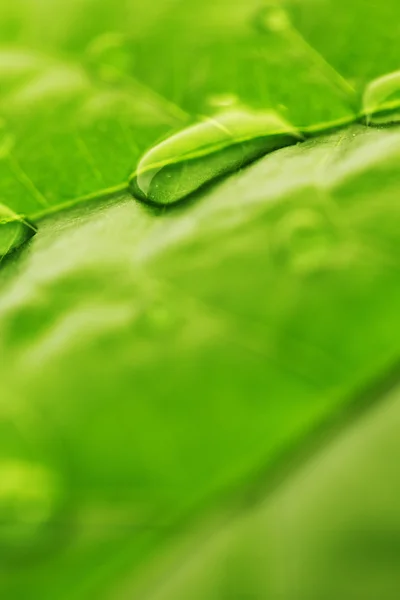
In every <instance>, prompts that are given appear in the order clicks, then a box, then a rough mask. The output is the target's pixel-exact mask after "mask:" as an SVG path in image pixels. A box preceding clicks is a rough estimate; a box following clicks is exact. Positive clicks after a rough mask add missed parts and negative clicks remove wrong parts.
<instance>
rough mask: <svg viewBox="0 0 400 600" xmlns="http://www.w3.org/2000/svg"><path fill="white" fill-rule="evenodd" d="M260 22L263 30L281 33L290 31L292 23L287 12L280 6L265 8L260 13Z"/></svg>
mask: <svg viewBox="0 0 400 600" xmlns="http://www.w3.org/2000/svg"><path fill="white" fill-rule="evenodd" d="M258 22H259V23H260V24H261V25H262V28H263V30H267V31H271V32H273V33H280V32H282V31H286V30H288V29H290V27H291V22H290V19H289V16H288V14H287V12H286V11H285V10H284V9H283V8H282V7H280V6H277V5H271V6H266V7H263V8H262V9H261V10H260V12H259V13H258Z"/></svg>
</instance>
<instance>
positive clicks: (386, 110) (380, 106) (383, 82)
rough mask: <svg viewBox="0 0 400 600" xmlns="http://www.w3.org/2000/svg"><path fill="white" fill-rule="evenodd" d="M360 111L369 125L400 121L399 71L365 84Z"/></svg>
mask: <svg viewBox="0 0 400 600" xmlns="http://www.w3.org/2000/svg"><path fill="white" fill-rule="evenodd" d="M362 112H363V114H364V115H365V117H366V121H367V123H368V124H371V125H384V124H389V123H398V122H400V71H394V72H393V73H388V74H387V75H383V76H382V77H378V78H377V79H374V80H373V81H371V82H370V83H369V84H368V85H367V87H366V88H365V92H364V95H363V107H362Z"/></svg>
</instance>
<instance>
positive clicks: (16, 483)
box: [0, 459, 62, 557]
mask: <svg viewBox="0 0 400 600" xmlns="http://www.w3.org/2000/svg"><path fill="white" fill-rule="evenodd" d="M61 496H62V494H61V487H60V482H59V480H58V477H56V475H55V473H53V471H51V470H50V469H48V468H47V467H46V466H43V465H41V464H40V463H37V464H36V463H32V462H27V461H24V460H16V459H14V460H11V459H9V460H2V461H1V462H0V556H3V557H4V556H9V555H14V554H15V553H17V554H18V553H19V552H22V553H26V552H27V551H29V549H31V548H37V547H38V546H39V545H40V544H41V542H43V541H44V538H45V537H46V530H47V528H48V526H49V525H50V523H51V521H52V519H53V518H54V516H55V513H56V511H57V510H58V507H59V503H60V498H61Z"/></svg>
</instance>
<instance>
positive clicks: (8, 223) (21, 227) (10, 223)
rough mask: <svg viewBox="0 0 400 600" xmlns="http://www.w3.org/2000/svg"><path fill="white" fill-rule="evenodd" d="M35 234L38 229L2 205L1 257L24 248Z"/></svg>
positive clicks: (0, 218) (0, 210)
mask: <svg viewBox="0 0 400 600" xmlns="http://www.w3.org/2000/svg"><path fill="white" fill-rule="evenodd" d="M35 233H36V228H35V226H34V225H33V224H32V223H30V222H29V221H27V220H26V219H25V218H24V217H22V216H20V215H17V214H15V213H14V212H13V211H12V210H10V209H8V208H7V207H6V206H2V205H0V257H3V256H6V255H7V254H10V252H12V251H13V250H16V249H17V248H19V247H20V246H22V244H24V243H25V242H27V241H28V240H29V239H30V238H31V237H32V236H33V235H34V234H35Z"/></svg>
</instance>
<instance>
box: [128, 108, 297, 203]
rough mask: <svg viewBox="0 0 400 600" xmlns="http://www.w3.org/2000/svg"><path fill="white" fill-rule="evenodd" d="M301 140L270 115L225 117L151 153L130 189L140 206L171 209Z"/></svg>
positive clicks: (206, 121) (204, 123) (233, 113)
mask: <svg viewBox="0 0 400 600" xmlns="http://www.w3.org/2000/svg"><path fill="white" fill-rule="evenodd" d="M299 139H301V134H300V133H299V132H298V131H297V130H295V129H294V128H293V127H292V126H291V125H290V124H289V123H287V122H286V121H284V120H283V119H282V118H281V117H280V116H279V115H277V114H276V113H274V112H256V111H250V110H247V109H246V110H244V109H238V110H230V111H226V112H223V113H220V114H218V115H216V116H215V117H214V118H205V119H204V120H203V121H202V122H200V123H198V124H196V125H192V126H190V127H188V128H187V129H184V130H183V131H181V132H179V133H177V134H175V135H173V136H171V137H170V138H168V139H167V140H165V141H164V142H162V143H160V144H159V145H157V146H155V147H154V148H152V149H151V150H150V151H149V152H148V153H147V154H145V155H144V157H143V158H142V160H141V161H140V163H139V165H138V167H137V169H136V171H135V172H134V173H133V175H132V176H131V179H130V188H131V191H132V193H133V194H134V195H135V196H136V197H138V198H140V199H142V200H147V201H150V202H154V203H156V204H163V205H165V204H173V203H175V202H178V201H179V200H182V199H183V198H185V197H187V196H188V195H189V194H191V193H192V192H195V191H196V190H198V189H199V188H201V187H202V186H203V185H205V184H206V183H208V182H210V181H212V180H214V179H216V178H218V177H220V176H221V175H225V174H227V173H231V172H233V171H235V170H237V169H239V168H241V167H243V166H245V165H246V164H248V163H250V162H251V161H253V160H255V159H256V158H259V157H260V156H262V155H264V154H266V153H268V152H272V151H273V150H277V149H278V148H283V147H285V146H289V145H291V144H295V143H296V142H298V141H299Z"/></svg>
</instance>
